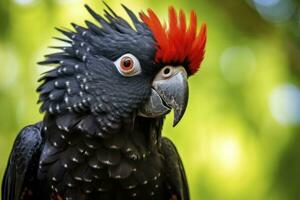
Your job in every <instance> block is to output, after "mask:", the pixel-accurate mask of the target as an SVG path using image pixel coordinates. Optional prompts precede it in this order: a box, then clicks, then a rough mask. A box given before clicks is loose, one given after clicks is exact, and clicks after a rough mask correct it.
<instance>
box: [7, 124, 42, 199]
mask: <svg viewBox="0 0 300 200" xmlns="http://www.w3.org/2000/svg"><path fill="white" fill-rule="evenodd" d="M41 128H42V123H41V122H39V123H36V124H34V125H29V126H26V127H24V128H23V129H22V130H21V131H20V132H19V134H18V135H17V137H16V139H15V142H14V145H13V148H12V151H11V154H10V156H9V162H8V165H7V168H6V171H5V174H4V177H3V182H2V199H4V200H11V199H18V198H20V197H21V195H22V193H23V192H24V188H27V187H26V186H27V185H26V184H27V180H29V179H30V180H33V179H34V178H35V177H34V174H35V172H34V171H36V168H37V163H38V157H39V153H40V150H41V146H42V143H43V137H42V133H41ZM27 190H29V189H28V188H27Z"/></svg>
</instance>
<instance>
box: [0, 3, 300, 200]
mask: <svg viewBox="0 0 300 200" xmlns="http://www.w3.org/2000/svg"><path fill="white" fill-rule="evenodd" d="M107 2H108V3H109V4H110V5H111V6H112V7H113V8H114V9H115V10H116V11H117V13H119V14H120V15H122V16H124V15H125V12H124V11H123V10H122V9H121V6H120V3H124V4H126V5H127V6H128V7H130V8H131V9H133V10H134V11H135V12H138V11H141V10H145V9H146V8H148V7H150V8H153V9H154V10H155V11H156V12H157V13H158V14H159V15H160V16H161V18H163V19H165V20H166V19H167V8H168V6H169V5H174V6H175V7H176V8H183V9H184V10H185V11H187V12H188V11H189V10H191V9H194V10H196V12H197V14H198V20H199V21H200V22H201V21H206V23H207V25H208V43H207V51H206V52H207V53H206V59H205V61H204V63H203V65H202V68H201V69H200V71H199V73H198V74H197V75H196V76H194V77H191V78H190V102H189V106H188V109H187V111H186V114H185V117H184V118H183V120H182V121H181V123H180V124H179V125H178V126H177V127H176V128H172V126H171V120H172V117H171V116H170V117H168V119H167V122H166V124H165V126H164V134H165V135H167V136H169V137H170V138H172V139H173V141H174V142H175V143H176V145H177V147H178V149H179V151H180V154H181V156H182V158H183V161H184V164H185V168H186V170H187V175H188V179H189V183H190V187H191V195H192V199H195V200H248V199H249V200H297V199H300V131H299V130H300V125H299V124H300V89H299V88H300V65H299V64H300V7H299V6H300V2H299V1H296V0H247V1H243V0H223V1H218V0H209V1H204V0H185V1H179V0H178V1H157V0H148V1H138V0H130V1H129V0H128V1H125V0H124V1H107ZM84 3H88V4H90V5H91V6H92V7H93V8H94V9H95V10H98V12H100V13H102V9H103V7H104V6H103V4H102V3H101V2H100V1H99V0H93V1H91V0H89V1H88V0H86V1H82V0H1V1H0V177H2V175H3V171H4V169H5V166H6V162H7V158H8V155H9V152H10V150H11V146H12V144H13V141H14V138H15V136H16V134H17V133H18V131H19V130H20V129H21V128H22V127H23V126H25V125H27V124H32V123H35V122H37V121H39V120H41V119H42V115H41V114H39V112H38V108H39V106H38V105H37V104H36V101H37V94H36V92H35V88H36V87H37V79H38V77H39V75H40V74H41V73H42V72H43V71H45V70H47V67H41V66H38V65H37V64H36V62H37V61H41V60H43V55H44V54H47V53H49V52H51V51H52V50H50V49H49V48H47V47H48V46H53V45H57V43H58V42H56V41H54V40H53V39H52V36H60V34H59V33H57V32H56V31H55V30H54V27H55V26H58V27H67V28H71V26H70V25H69V24H70V22H76V23H79V24H83V22H84V20H85V19H91V17H90V16H89V15H88V13H87V11H86V10H85V9H84V7H83V5H84ZM126 18H127V19H128V17H126Z"/></svg>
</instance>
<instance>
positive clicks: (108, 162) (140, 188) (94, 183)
mask: <svg viewBox="0 0 300 200" xmlns="http://www.w3.org/2000/svg"><path fill="white" fill-rule="evenodd" d="M93 120H95V118H94V117H93V116H92V115H85V116H76V115H74V114H72V115H68V114H66V115H64V116H59V117H57V116H56V117H55V116H50V115H48V116H46V117H45V119H44V122H45V126H44V129H43V134H44V135H45V138H46V142H45V146H44V149H43V151H42V154H41V157H40V163H39V171H38V178H39V179H40V180H44V181H46V183H47V184H48V186H49V190H50V191H51V193H55V194H57V195H60V196H61V197H62V198H63V199H161V198H163V195H164V194H163V190H164V187H165V186H164V185H163V179H164V177H163V174H164V173H163V171H162V170H163V166H162V162H163V156H162V154H161V153H160V152H159V143H158V141H159V138H160V136H161V128H162V123H163V119H159V120H158V119H156V120H155V119H145V118H140V117H137V118H136V119H135V120H134V122H133V121H128V122H124V123H123V125H122V126H121V128H120V129H118V131H112V130H107V131H103V130H102V129H100V128H99V129H98V128H97V126H96V124H97V123H95V121H93Z"/></svg>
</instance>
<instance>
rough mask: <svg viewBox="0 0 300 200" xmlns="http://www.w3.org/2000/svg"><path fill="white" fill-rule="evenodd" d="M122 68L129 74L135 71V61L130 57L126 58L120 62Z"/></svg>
mask: <svg viewBox="0 0 300 200" xmlns="http://www.w3.org/2000/svg"><path fill="white" fill-rule="evenodd" d="M120 68H121V70H122V71H123V72H125V73H129V72H131V71H132V70H133V69H134V61H133V59H132V58H130V57H129V56H124V57H123V58H122V59H121V62H120Z"/></svg>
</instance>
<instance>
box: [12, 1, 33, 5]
mask: <svg viewBox="0 0 300 200" xmlns="http://www.w3.org/2000/svg"><path fill="white" fill-rule="evenodd" d="M15 2H16V3H17V4H20V5H29V4H32V3H33V2H34V0H15Z"/></svg>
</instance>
